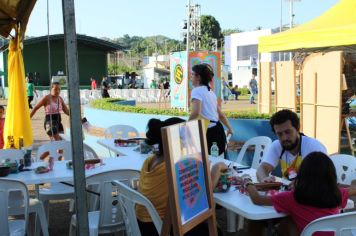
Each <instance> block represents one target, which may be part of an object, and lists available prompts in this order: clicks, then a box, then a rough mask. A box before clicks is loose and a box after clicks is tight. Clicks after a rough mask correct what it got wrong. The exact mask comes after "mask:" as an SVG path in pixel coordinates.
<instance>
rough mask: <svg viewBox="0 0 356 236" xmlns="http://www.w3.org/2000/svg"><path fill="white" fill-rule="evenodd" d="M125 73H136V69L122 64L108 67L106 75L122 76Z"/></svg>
mask: <svg viewBox="0 0 356 236" xmlns="http://www.w3.org/2000/svg"><path fill="white" fill-rule="evenodd" d="M127 71H128V72H132V71H136V68H133V67H130V66H127V65H125V64H122V63H119V64H109V65H108V74H109V75H120V74H124V73H125V72H127Z"/></svg>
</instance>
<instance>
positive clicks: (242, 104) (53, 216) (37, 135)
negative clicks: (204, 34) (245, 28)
mask: <svg viewBox="0 0 356 236" xmlns="http://www.w3.org/2000/svg"><path fill="white" fill-rule="evenodd" d="M6 103H7V101H6V100H0V104H1V105H6ZM138 106H143V107H157V108H158V107H159V105H158V104H152V103H150V104H138ZM161 107H164V105H163V104H162V105H161ZM166 107H167V108H169V104H168V103H167V104H166ZM255 107H256V105H251V104H249V102H248V100H247V99H243V100H238V101H228V102H227V103H226V104H223V110H224V111H241V110H253V109H255ZM62 118H63V125H64V126H65V127H69V118H68V117H67V116H65V115H63V116H62ZM43 119H44V109H40V110H38V112H37V113H36V114H35V116H34V117H33V118H32V130H33V138H34V144H33V153H34V154H35V153H36V150H37V148H38V147H39V146H40V145H41V144H43V143H46V142H48V141H49V138H48V136H47V135H46V133H45V131H44V128H43ZM30 190H31V192H32V193H33V187H30ZM68 209H69V202H68V201H55V202H51V205H50V222H49V223H50V226H49V232H50V235H55V236H57V235H58V236H62V235H68V232H69V231H68V230H69V222H70V217H71V214H72V213H70V212H69V211H68ZM217 218H218V223H219V225H220V226H221V228H222V229H226V225H225V221H226V220H225V219H226V217H225V210H224V209H220V210H217ZM30 226H31V227H32V226H33V224H32V223H31V224H30ZM241 233H242V232H240V234H239V235H241ZM224 235H229V236H230V235H231V236H232V235H237V234H229V233H226V232H224Z"/></svg>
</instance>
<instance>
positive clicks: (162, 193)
mask: <svg viewBox="0 0 356 236" xmlns="http://www.w3.org/2000/svg"><path fill="white" fill-rule="evenodd" d="M182 122H185V120H183V119H180V118H178V117H172V118H169V119H167V120H165V121H161V120H158V119H150V120H149V121H148V124H147V132H146V143H147V144H148V145H152V146H153V147H154V154H153V155H152V156H150V157H148V158H147V159H146V160H145V162H144V163H143V166H142V169H141V175H140V180H139V186H138V191H139V192H140V193H142V194H143V195H144V196H145V197H147V198H148V199H149V200H150V201H151V203H152V204H153V206H154V207H155V209H156V210H157V213H158V214H159V216H160V217H161V219H162V220H163V218H164V216H165V213H166V206H167V201H168V183H167V179H168V178H167V171H166V165H165V158H167V157H165V156H164V152H163V142H162V135H161V128H162V127H166V126H170V125H174V124H178V123H182ZM214 170H216V171H220V166H219V167H216V168H214ZM213 176H216V177H217V178H219V175H217V174H213ZM212 181H213V182H217V181H215V180H212ZM136 216H137V222H138V225H139V228H140V231H141V235H142V236H155V235H159V233H158V232H157V230H156V228H155V226H154V224H153V222H152V219H151V217H150V215H149V213H148V211H147V210H146V208H145V207H144V206H140V205H137V207H136ZM208 232H209V231H208V226H207V224H205V223H202V224H199V225H198V226H196V227H195V228H193V229H192V230H191V231H189V232H187V233H186V234H185V235H186V236H188V235H208ZM219 235H222V234H221V233H219Z"/></svg>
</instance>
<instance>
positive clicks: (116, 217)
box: [69, 170, 140, 236]
mask: <svg viewBox="0 0 356 236" xmlns="http://www.w3.org/2000/svg"><path fill="white" fill-rule="evenodd" d="M139 176H140V172H139V171H136V170H115V171H109V172H104V173H99V174H96V175H93V176H90V177H88V178H87V179H86V183H87V186H88V187H93V186H94V187H96V188H91V189H95V190H96V191H97V192H99V193H100V201H99V202H100V210H99V211H98V210H96V211H90V212H88V220H89V235H90V236H96V235H98V234H99V233H112V232H117V231H121V230H124V229H125V224H124V222H123V217H122V214H121V210H120V207H121V204H120V203H119V201H118V196H117V194H113V192H115V193H116V192H117V191H116V190H117V189H116V186H113V185H112V183H111V181H113V180H118V181H123V182H126V183H131V182H132V180H134V179H138V178H139ZM94 199H95V198H94ZM92 206H94V207H92V208H94V209H95V206H96V201H95V200H94V201H92ZM76 222H77V220H76V215H73V216H72V219H71V223H70V229H69V235H74V228H75V227H76Z"/></svg>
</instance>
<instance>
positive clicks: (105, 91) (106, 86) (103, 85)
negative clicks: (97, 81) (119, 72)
mask: <svg viewBox="0 0 356 236" xmlns="http://www.w3.org/2000/svg"><path fill="white" fill-rule="evenodd" d="M109 89H110V87H109V83H108V78H107V77H106V76H104V77H103V80H102V81H101V96H102V98H109V97H110V95H109V92H108V90H109Z"/></svg>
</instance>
